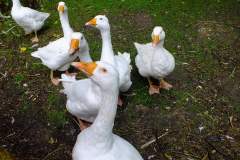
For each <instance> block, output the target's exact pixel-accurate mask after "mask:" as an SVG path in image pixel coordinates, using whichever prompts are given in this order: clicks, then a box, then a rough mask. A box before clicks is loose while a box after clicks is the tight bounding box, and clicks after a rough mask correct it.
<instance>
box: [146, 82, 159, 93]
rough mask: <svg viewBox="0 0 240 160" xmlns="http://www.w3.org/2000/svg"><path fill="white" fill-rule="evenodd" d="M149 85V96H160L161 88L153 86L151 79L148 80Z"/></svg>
mask: <svg viewBox="0 0 240 160" xmlns="http://www.w3.org/2000/svg"><path fill="white" fill-rule="evenodd" d="M148 83H149V94H150V95H153V94H159V89H160V87H159V86H157V85H153V83H152V81H151V79H150V78H148Z"/></svg>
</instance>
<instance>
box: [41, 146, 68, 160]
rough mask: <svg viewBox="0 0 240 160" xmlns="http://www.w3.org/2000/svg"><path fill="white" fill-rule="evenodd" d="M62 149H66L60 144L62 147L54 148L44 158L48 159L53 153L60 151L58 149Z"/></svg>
mask: <svg viewBox="0 0 240 160" xmlns="http://www.w3.org/2000/svg"><path fill="white" fill-rule="evenodd" d="M62 149H64V147H63V146H60V147H58V148H56V149H54V150H53V151H52V152H50V153H48V154H47V155H46V156H45V157H44V158H43V159H42V160H46V159H47V158H49V157H50V156H51V155H53V154H54V153H56V152H58V151H60V150H62Z"/></svg>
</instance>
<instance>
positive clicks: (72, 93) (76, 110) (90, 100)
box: [59, 62, 102, 130]
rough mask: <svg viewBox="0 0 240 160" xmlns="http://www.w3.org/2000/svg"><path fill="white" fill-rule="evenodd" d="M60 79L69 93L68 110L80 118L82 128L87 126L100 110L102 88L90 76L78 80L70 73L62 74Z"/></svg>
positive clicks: (66, 92) (67, 93)
mask: <svg viewBox="0 0 240 160" xmlns="http://www.w3.org/2000/svg"><path fill="white" fill-rule="evenodd" d="M82 63H84V62H82ZM73 64H75V63H73ZM76 64H78V63H77V62H76ZM93 68H94V66H93ZM59 81H61V82H62V85H63V88H64V90H63V91H64V93H65V94H66V95H67V103H66V108H67V110H68V112H70V113H71V114H72V115H74V116H75V117H76V118H77V119H78V122H79V125H80V129H81V130H83V129H85V128H87V127H88V126H89V124H90V123H92V122H93V121H94V120H95V118H96V117H97V114H98V111H99V107H100V102H101V96H102V92H101V91H100V88H99V87H98V85H96V84H95V83H93V82H92V81H91V80H90V79H89V78H87V79H81V80H76V77H75V76H71V75H68V74H62V75H61V79H59Z"/></svg>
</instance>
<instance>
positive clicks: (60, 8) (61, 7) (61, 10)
mask: <svg viewBox="0 0 240 160" xmlns="http://www.w3.org/2000/svg"><path fill="white" fill-rule="evenodd" d="M58 12H61V13H63V12H64V6H63V5H60V6H58Z"/></svg>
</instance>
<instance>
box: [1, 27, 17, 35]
mask: <svg viewBox="0 0 240 160" xmlns="http://www.w3.org/2000/svg"><path fill="white" fill-rule="evenodd" d="M15 27H16V26H13V27H11V28H10V29H8V30H7V31H2V33H0V35H1V34H8V32H10V31H11V30H12V29H13V28H15Z"/></svg>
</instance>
